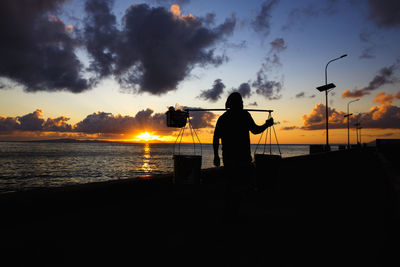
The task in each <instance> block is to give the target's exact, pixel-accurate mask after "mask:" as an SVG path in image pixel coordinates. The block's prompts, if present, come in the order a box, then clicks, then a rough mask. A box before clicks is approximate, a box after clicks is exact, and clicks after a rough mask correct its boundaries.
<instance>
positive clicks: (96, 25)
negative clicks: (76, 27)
mask: <svg viewBox="0 0 400 267" xmlns="http://www.w3.org/2000/svg"><path fill="white" fill-rule="evenodd" d="M113 2H114V1H113V0H91V1H87V2H86V4H85V11H86V13H87V14H88V16H87V17H86V18H85V29H84V36H85V38H84V42H85V45H86V49H87V51H88V52H89V54H90V55H91V56H92V57H93V59H95V60H92V61H91V62H90V70H91V71H93V72H95V73H98V75H99V76H100V77H103V76H107V75H110V74H112V66H113V63H114V61H115V54H114V53H113V50H114V49H115V45H116V44H115V40H116V39H117V38H118V31H117V28H116V17H115V16H114V15H113V14H112V13H111V6H112V4H113Z"/></svg>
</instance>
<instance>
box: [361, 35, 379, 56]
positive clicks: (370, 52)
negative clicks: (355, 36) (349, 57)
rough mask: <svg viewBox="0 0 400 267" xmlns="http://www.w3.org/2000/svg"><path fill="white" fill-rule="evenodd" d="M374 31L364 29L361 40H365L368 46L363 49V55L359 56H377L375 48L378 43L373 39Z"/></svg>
mask: <svg viewBox="0 0 400 267" xmlns="http://www.w3.org/2000/svg"><path fill="white" fill-rule="evenodd" d="M372 35H373V33H372V32H369V31H365V30H364V31H362V32H361V33H360V34H359V38H360V41H361V42H363V43H364V44H365V45H366V46H365V47H364V48H363V50H362V51H361V55H360V57H359V58H361V59H373V58H375V50H376V48H377V45H376V44H375V43H374V42H373V41H372Z"/></svg>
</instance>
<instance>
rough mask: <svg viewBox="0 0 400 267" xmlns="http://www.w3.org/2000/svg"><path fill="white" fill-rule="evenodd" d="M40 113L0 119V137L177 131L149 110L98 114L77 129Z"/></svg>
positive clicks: (201, 115) (203, 120)
mask: <svg viewBox="0 0 400 267" xmlns="http://www.w3.org/2000/svg"><path fill="white" fill-rule="evenodd" d="M42 114H43V112H42V110H40V109H37V110H35V111H34V112H32V113H28V114H26V115H23V116H18V117H3V116H0V134H7V133H11V132H16V131H20V132H39V133H40V132H54V133H57V132H62V133H80V134H104V135H113V134H119V135H120V134H133V133H137V132H140V131H144V130H147V131H152V132H157V133H160V134H171V133H173V132H174V131H176V129H175V128H169V127H167V125H166V115H165V113H155V112H154V111H153V110H151V109H149V108H147V109H144V110H141V111H139V112H138V113H136V115H135V116H122V115H120V114H117V115H113V114H112V113H107V112H102V111H98V112H95V113H93V114H90V115H88V116H86V118H85V119H83V120H82V121H80V122H78V123H77V124H75V125H71V124H68V123H67V122H68V120H69V118H67V117H65V116H60V117H58V118H54V119H53V118H47V119H44V118H43V116H42ZM190 117H191V122H192V125H193V127H194V128H196V129H199V128H207V127H213V126H214V125H213V123H214V120H215V118H216V117H217V115H215V114H214V113H212V112H208V111H207V112H191V114H190Z"/></svg>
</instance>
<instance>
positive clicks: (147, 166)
mask: <svg viewBox="0 0 400 267" xmlns="http://www.w3.org/2000/svg"><path fill="white" fill-rule="evenodd" d="M150 152H151V150H150V144H149V143H145V144H144V145H143V155H142V165H141V166H140V167H139V168H138V171H140V172H142V173H151V172H152V171H154V170H155V169H157V168H156V166H155V165H154V164H152V163H151V155H150Z"/></svg>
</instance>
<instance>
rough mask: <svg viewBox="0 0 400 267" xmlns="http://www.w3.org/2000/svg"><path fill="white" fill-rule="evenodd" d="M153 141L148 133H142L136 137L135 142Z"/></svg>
mask: <svg viewBox="0 0 400 267" xmlns="http://www.w3.org/2000/svg"><path fill="white" fill-rule="evenodd" d="M153 139H155V136H152V135H151V134H149V133H148V132H144V133H141V134H139V135H137V136H136V140H138V141H150V140H153Z"/></svg>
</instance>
